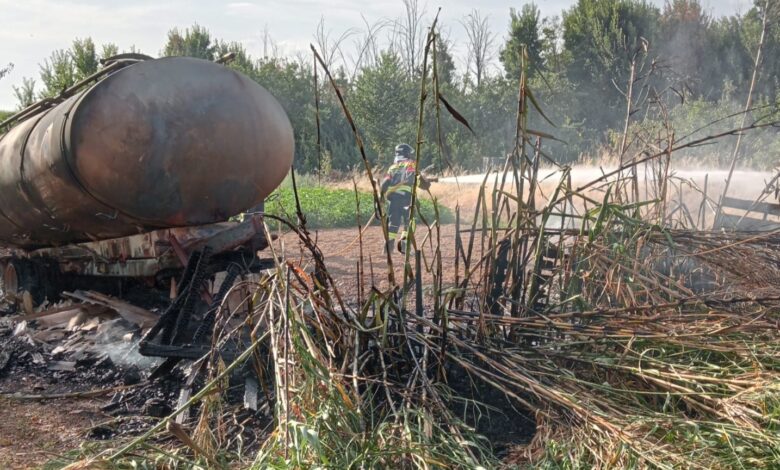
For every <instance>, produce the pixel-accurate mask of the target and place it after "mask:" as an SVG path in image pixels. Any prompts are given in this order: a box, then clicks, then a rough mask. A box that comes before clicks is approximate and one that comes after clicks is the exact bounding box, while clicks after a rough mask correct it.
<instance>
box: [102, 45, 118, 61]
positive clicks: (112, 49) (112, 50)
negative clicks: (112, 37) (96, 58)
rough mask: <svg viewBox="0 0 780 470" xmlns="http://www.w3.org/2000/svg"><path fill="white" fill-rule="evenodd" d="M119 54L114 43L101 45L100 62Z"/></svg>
mask: <svg viewBox="0 0 780 470" xmlns="http://www.w3.org/2000/svg"><path fill="white" fill-rule="evenodd" d="M117 54H119V48H118V47H117V45H116V44H114V43H111V42H110V43H108V44H103V46H102V47H101V48H100V60H106V59H108V58H109V57H113V56H115V55H117Z"/></svg>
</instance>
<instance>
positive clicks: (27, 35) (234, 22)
mask: <svg viewBox="0 0 780 470" xmlns="http://www.w3.org/2000/svg"><path fill="white" fill-rule="evenodd" d="M652 2H653V3H655V4H657V5H659V6H660V5H663V3H664V0H652ZM523 3H525V2H524V1H517V2H511V1H506V0H482V1H481V2H477V1H474V0H471V1H468V0H446V1H445V0H439V1H438V2H436V1H434V0H428V1H427V2H426V0H420V4H421V5H423V4H424V5H425V10H426V11H427V12H428V17H429V18H430V17H432V15H433V14H434V13H435V11H436V9H437V8H438V7H439V6H441V7H442V12H441V15H440V24H442V25H443V27H444V31H445V32H447V33H448V35H449V37H450V39H451V41H452V42H453V43H454V44H455V52H456V54H458V53H459V51H461V50H462V49H461V48H462V45H463V42H464V39H463V37H464V33H463V27H462V26H461V25H460V23H459V21H460V20H461V19H462V18H463V17H464V16H465V15H467V14H468V13H469V12H470V11H471V10H472V9H473V8H477V9H479V10H480V12H481V13H482V15H483V16H488V18H489V21H490V25H491V29H492V31H493V32H494V33H495V34H496V35H497V36H498V38H499V39H498V40H497V41H496V42H497V45H498V44H500V43H501V42H503V41H502V39H503V37H504V36H505V35H506V31H507V28H508V23H509V9H510V8H511V7H515V8H520V7H521V6H522V4H523ZM536 3H537V5H539V8H540V10H541V13H542V16H547V15H553V14H560V12H561V11H562V10H563V9H564V8H568V7H570V6H571V5H572V4H573V3H575V1H574V0H537V2H536ZM702 3H703V4H704V5H705V7H706V8H707V10H708V11H709V12H710V13H713V14H714V15H724V14H733V13H736V12H740V13H744V12H745V11H747V9H748V8H749V7H750V5H751V3H752V2H751V0H703V2H702ZM402 11H403V4H402V1H401V0H363V1H358V0H327V1H323V0H287V1H284V0H265V1H261V0H240V1H228V2H219V1H214V0H190V1H187V0H156V1H155V0H0V18H1V19H2V28H0V66H4V65H5V64H8V63H13V64H14V69H13V70H12V72H11V73H10V74H9V75H7V76H6V77H5V78H3V79H0V109H9V110H10V109H13V108H14V107H15V106H16V100H15V98H14V96H13V90H12V85H19V84H20V83H21V81H22V77H34V78H36V80H37V78H38V73H39V68H38V64H39V63H41V62H42V61H43V60H44V59H45V58H46V57H48V56H49V54H50V53H51V52H52V51H53V50H55V49H60V48H67V47H69V46H70V44H71V42H72V41H73V39H75V38H77V37H79V38H83V37H88V36H89V37H92V39H93V40H94V41H95V43H96V44H97V45H98V47H99V46H100V44H102V43H106V42H113V43H116V44H117V45H118V46H119V49H120V50H124V49H129V48H130V47H131V46H135V47H136V48H137V49H139V50H140V51H141V52H143V53H146V54H149V55H152V56H156V55H157V54H158V53H159V52H160V49H161V48H162V46H163V44H164V42H165V38H166V33H167V31H168V30H169V29H171V28H173V27H179V28H181V29H183V28H186V27H189V26H191V25H193V24H194V23H198V24H200V25H201V26H204V27H206V28H208V29H209V31H210V32H211V33H212V36H213V37H215V38H221V39H224V40H227V41H239V42H241V43H243V44H244V46H245V47H246V48H247V50H248V52H249V53H250V54H251V55H253V56H255V57H260V56H262V53H263V40H262V38H263V31H264V30H266V28H267V31H268V33H269V34H270V36H271V38H272V39H273V41H274V42H275V43H276V44H277V45H278V46H279V49H280V52H281V53H282V55H293V54H295V53H297V52H301V51H306V50H308V45H309V43H311V42H313V41H314V33H315V31H316V29H317V25H318V23H319V22H320V19H321V18H323V17H324V19H325V25H326V28H327V29H328V30H331V31H332V34H333V36H339V35H340V34H341V33H342V32H344V31H346V30H348V29H349V28H358V29H361V30H364V29H365V23H364V21H363V17H365V19H366V20H367V21H368V22H369V23H376V22H378V21H381V20H393V19H396V18H398V17H400V16H401V14H402ZM361 15H362V16H361ZM350 44H351V43H350ZM458 65H459V66H460V67H461V68H462V64H461V63H458Z"/></svg>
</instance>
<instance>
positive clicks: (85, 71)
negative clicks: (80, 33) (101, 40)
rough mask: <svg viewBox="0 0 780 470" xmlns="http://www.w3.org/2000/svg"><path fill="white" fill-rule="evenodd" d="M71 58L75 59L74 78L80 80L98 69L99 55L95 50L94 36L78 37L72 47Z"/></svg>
mask: <svg viewBox="0 0 780 470" xmlns="http://www.w3.org/2000/svg"><path fill="white" fill-rule="evenodd" d="M70 54H71V60H72V61H73V68H74V73H73V78H74V79H75V80H76V81H77V82H78V81H81V80H83V79H85V78H87V77H89V76H90V75H92V74H94V73H95V72H97V70H98V65H99V63H98V56H97V53H96V52H95V43H94V42H92V38H86V39H76V40H75V41H73V46H72V47H71V52H70Z"/></svg>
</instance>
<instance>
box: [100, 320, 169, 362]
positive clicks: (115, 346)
mask: <svg viewBox="0 0 780 470" xmlns="http://www.w3.org/2000/svg"><path fill="white" fill-rule="evenodd" d="M139 342H140V331H139V330H138V327H137V326H136V325H133V324H131V323H128V322H127V321H125V320H124V319H122V318H117V319H115V320H110V321H107V322H103V323H101V324H100V327H99V328H98V331H97V333H96V334H95V336H94V339H93V346H92V348H91V350H92V352H94V353H97V354H108V357H109V358H111V361H112V362H113V363H114V364H116V365H118V366H120V367H123V368H126V367H131V366H136V367H138V368H139V369H146V370H148V369H152V368H153V367H156V366H158V365H159V364H160V363H161V362H162V360H161V359H160V358H151V357H146V356H142V355H141V354H140V353H139V352H138V344H139Z"/></svg>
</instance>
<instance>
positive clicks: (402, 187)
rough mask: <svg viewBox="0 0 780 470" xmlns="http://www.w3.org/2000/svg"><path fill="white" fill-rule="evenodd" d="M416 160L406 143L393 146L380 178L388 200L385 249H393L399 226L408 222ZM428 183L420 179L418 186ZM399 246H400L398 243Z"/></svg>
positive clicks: (383, 191) (384, 194) (425, 185)
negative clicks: (390, 158) (390, 162)
mask: <svg viewBox="0 0 780 470" xmlns="http://www.w3.org/2000/svg"><path fill="white" fill-rule="evenodd" d="M416 165H417V162H416V161H415V160H414V150H413V149H412V147H410V146H409V145H407V144H400V145H398V146H396V147H395V158H394V160H393V164H392V165H391V166H390V168H389V169H388V170H387V174H386V175H385V178H384V180H382V186H381V189H382V196H384V198H385V200H386V201H387V202H388V206H389V207H388V209H387V212H388V227H387V228H388V241H387V250H388V251H389V252H392V251H393V245H395V244H396V242H397V241H398V232H399V231H400V229H401V226H402V225H403V226H404V227H406V226H407V224H408V223H409V205H410V204H411V202H412V187H413V185H414V174H415V171H416ZM427 186H428V184H427V183H426V182H425V180H423V179H421V180H420V187H421V188H423V189H426V187H427ZM399 246H401V245H400V244H399Z"/></svg>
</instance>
